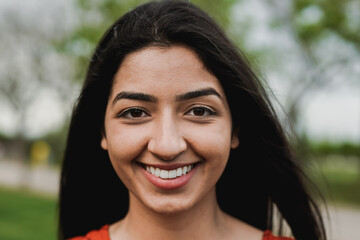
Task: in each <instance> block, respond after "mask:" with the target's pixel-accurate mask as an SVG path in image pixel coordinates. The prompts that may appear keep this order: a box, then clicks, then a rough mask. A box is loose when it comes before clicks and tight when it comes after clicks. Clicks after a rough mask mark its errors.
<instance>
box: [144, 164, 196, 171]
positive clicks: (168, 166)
mask: <svg viewBox="0 0 360 240" xmlns="http://www.w3.org/2000/svg"><path fill="white" fill-rule="evenodd" d="M197 163H198V162H193V163H173V164H148V163H140V164H141V165H143V166H149V167H154V168H160V169H164V170H173V169H177V168H180V167H185V166H189V165H194V164H197Z"/></svg>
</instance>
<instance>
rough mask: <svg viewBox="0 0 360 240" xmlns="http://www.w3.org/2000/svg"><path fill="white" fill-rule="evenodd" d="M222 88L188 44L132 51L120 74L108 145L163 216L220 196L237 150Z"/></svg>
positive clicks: (132, 186) (138, 193)
mask: <svg viewBox="0 0 360 240" xmlns="http://www.w3.org/2000/svg"><path fill="white" fill-rule="evenodd" d="M231 130H232V128H231V115H230V110H229V106H228V103H227V101H226V97H225V94H224V92H223V89H222V87H221V85H220V83H219V81H218V80H217V78H216V77H215V76H214V75H212V74H211V73H210V72H208V71H207V70H206V69H205V67H204V65H203V64H202V62H201V61H200V60H199V59H198V58H197V56H196V54H195V53H194V52H193V51H191V50H189V49H188V48H186V47H182V46H172V47H168V48H160V47H147V48H144V49H142V50H140V51H137V52H134V53H131V54H129V55H128V56H127V57H126V58H125V60H124V62H123V63H122V65H121V67H120V68H119V70H118V72H117V73H116V75H115V78H114V83H113V86H112V91H111V94H110V97H109V101H108V104H107V109H106V114H105V131H104V133H103V138H102V140H101V147H102V148H103V149H105V150H107V151H108V153H109V157H110V160H111V163H112V165H113V167H114V169H115V171H116V173H117V175H118V176H119V178H120V179H121V181H122V182H123V183H124V184H125V186H126V187H127V188H128V190H129V194H130V203H131V201H136V202H137V203H140V204H141V206H145V207H147V208H149V209H151V210H154V211H156V212H159V213H175V212H181V211H186V210H189V209H191V207H193V206H195V205H196V204H199V203H201V202H202V201H204V199H206V198H210V199H215V184H216V182H217V181H218V179H219V178H220V176H221V174H222V173H223V171H224V168H225V166H226V163H227V160H228V157H229V152H230V149H231V148H235V147H237V146H238V144H239V143H238V138H237V136H233V135H232V131H231Z"/></svg>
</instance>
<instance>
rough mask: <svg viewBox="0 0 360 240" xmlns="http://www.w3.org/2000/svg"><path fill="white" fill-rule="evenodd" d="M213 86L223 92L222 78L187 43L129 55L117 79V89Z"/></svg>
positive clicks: (154, 48) (187, 89)
mask: <svg viewBox="0 0 360 240" xmlns="http://www.w3.org/2000/svg"><path fill="white" fill-rule="evenodd" d="M208 87H213V88H215V89H217V90H218V91H219V92H221V93H222V87H221V84H220V82H219V81H218V79H217V78H216V77H215V76H214V75H213V74H212V73H210V72H209V71H208V70H207V69H206V68H205V66H204V64H203V63H202V61H201V60H200V59H199V57H198V56H197V54H196V53H195V52H194V51H193V50H191V49H189V48H187V47H185V46H171V47H156V46H151V47H146V48H143V49H141V50H139V51H136V52H133V53H131V54H129V55H128V56H126V58H125V59H124V61H123V63H122V64H121V66H120V67H119V70H118V72H117V73H116V75H115V78H114V84H113V89H114V90H115V91H116V89H121V90H141V91H145V92H148V91H151V90H156V89H157V90H161V91H164V90H176V89H177V90H179V91H180V90H182V91H191V90H193V89H194V88H208Z"/></svg>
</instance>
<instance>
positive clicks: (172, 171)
mask: <svg viewBox="0 0 360 240" xmlns="http://www.w3.org/2000/svg"><path fill="white" fill-rule="evenodd" d="M169 178H176V170H171V171H169Z"/></svg>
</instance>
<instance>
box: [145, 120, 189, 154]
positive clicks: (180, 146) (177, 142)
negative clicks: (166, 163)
mask: <svg viewBox="0 0 360 240" xmlns="http://www.w3.org/2000/svg"><path fill="white" fill-rule="evenodd" d="M179 130H180V126H179V124H177V123H176V119H173V118H172V117H171V116H164V117H161V118H160V119H159V121H157V122H156V126H155V127H154V129H153V134H152V136H151V138H150V140H149V143H148V150H149V151H150V152H151V153H152V154H154V155H155V156H156V157H157V158H159V159H161V160H173V159H174V158H175V157H176V156H178V155H179V154H181V153H182V152H185V151H186V149H187V144H186V141H185V139H184V138H183V136H182V135H181V132H180V131H179Z"/></svg>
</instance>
